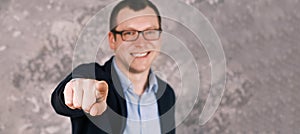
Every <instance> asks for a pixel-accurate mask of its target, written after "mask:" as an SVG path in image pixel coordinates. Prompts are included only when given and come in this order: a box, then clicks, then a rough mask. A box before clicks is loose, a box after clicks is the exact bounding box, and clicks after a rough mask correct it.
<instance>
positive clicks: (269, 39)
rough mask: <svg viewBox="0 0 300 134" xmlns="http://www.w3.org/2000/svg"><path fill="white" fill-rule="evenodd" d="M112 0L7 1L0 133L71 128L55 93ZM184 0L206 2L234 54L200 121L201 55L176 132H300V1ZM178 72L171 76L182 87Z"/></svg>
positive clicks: (55, 132)
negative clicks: (191, 98)
mask: <svg viewBox="0 0 300 134" xmlns="http://www.w3.org/2000/svg"><path fill="white" fill-rule="evenodd" d="M111 2H112V1H107V0H104V1H99V0H85V1H80V0H62V1H61V0H43V1H41V0H1V1H0V65H1V66H0V76H2V78H1V80H0V86H1V90H0V98H1V101H0V107H1V109H0V133H1V134H23V133H24V134H62V133H71V128H70V126H71V125H70V121H69V119H68V118H66V117H63V116H59V115H57V114H56V113H55V112H54V110H53V109H52V107H51V105H50V95H51V93H52V91H53V89H54V88H55V86H56V85H57V83H58V82H59V81H60V80H62V79H63V78H64V76H66V74H68V73H69V72H70V71H71V69H72V66H71V63H72V56H73V49H74V46H75V42H76V39H77V38H78V36H79V34H80V31H81V30H82V28H83V27H84V26H85V24H86V23H87V22H88V20H89V19H90V18H91V17H92V16H93V15H94V14H95V13H96V12H97V11H99V10H100V9H102V8H103V7H105V6H106V5H107V4H109V3H111ZM183 2H185V3H187V4H190V5H192V6H194V7H195V8H197V9H198V10H200V11H201V12H202V13H203V14H204V15H205V16H206V17H207V18H208V20H209V21H210V22H211V23H212V25H213V26H214V28H215V29H216V32H217V33H218V35H219V36H220V39H221V42H222V44H223V48H224V52H225V55H226V60H227V70H226V75H227V83H226V90H225V92H224V96H223V98H222V102H221V105H220V106H219V108H218V110H217V112H216V113H215V114H214V117H213V118H212V119H211V120H210V121H209V122H208V123H207V124H205V125H204V126H199V124H198V116H199V115H200V113H201V108H202V107H203V104H204V102H205V99H206V95H207V92H208V90H206V89H208V88H207V87H209V82H210V81H209V79H210V77H209V75H210V73H207V72H209V68H207V65H208V59H207V57H206V58H205V55H204V56H203V57H204V58H203V57H201V54H199V55H200V57H199V58H198V60H199V62H203V63H201V64H203V66H204V67H203V68H202V70H201V71H200V73H201V75H202V76H203V77H201V81H202V83H203V84H202V85H201V88H203V90H202V91H201V92H200V93H199V97H200V98H199V100H198V102H196V104H195V106H194V109H193V110H192V112H191V113H190V115H189V116H188V118H187V119H186V120H185V121H184V122H183V123H182V124H181V125H180V126H178V128H177V132H178V133H186V134H193V133H195V134H202V133H203V134H211V133H230V134H231V133H249V134H252V133H253V134H254V133H255V134H256V133H262V134H280V133H283V134H286V133H288V134H296V133H299V131H300V128H299V126H300V112H299V111H300V105H299V103H300V97H299V95H300V89H299V88H300V44H299V42H298V41H300V40H299V35H300V27H299V24H300V8H299V7H300V1H299V0H185V1H183ZM178 10H180V9H178ZM182 10H185V9H182ZM199 51H200V52H205V50H199ZM162 59H163V56H162V58H161V59H159V60H158V63H157V64H166V65H167V66H169V68H171V69H169V68H165V70H166V71H168V70H169V71H170V73H173V72H176V66H173V63H172V62H168V63H165V62H164V60H162ZM198 60H197V61H198ZM205 66H206V67H205ZM162 70H163V69H162ZM173 74H176V73H173ZM166 79H168V76H166ZM176 80H177V78H174V79H171V80H169V81H170V82H171V83H173V86H174V88H175V89H176ZM176 91H177V90H176ZM183 108H184V106H183Z"/></svg>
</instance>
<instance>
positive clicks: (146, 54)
mask: <svg viewBox="0 0 300 134" xmlns="http://www.w3.org/2000/svg"><path fill="white" fill-rule="evenodd" d="M116 20H117V27H116V29H115V30H116V31H124V30H136V31H144V30H153V29H159V28H160V27H159V24H158V18H157V15H156V14H155V12H154V10H153V9H151V8H149V7H146V8H145V9H142V10H140V11H134V10H132V9H130V8H128V7H127V8H124V9H122V10H121V11H120V12H119V14H118V16H117V18H116ZM109 43H110V48H111V49H113V50H114V52H115V58H116V62H117V64H118V66H119V67H120V68H121V69H126V70H128V69H129V71H130V72H132V73H140V72H144V71H147V70H149V69H150V66H151V63H152V61H153V60H154V59H155V58H156V57H157V55H158V53H159V51H160V47H161V39H158V40H152V41H148V40H146V39H144V37H143V35H142V33H140V34H139V37H138V38H137V39H136V40H135V41H123V40H122V37H121V35H120V34H116V39H114V35H113V33H111V32H110V33H109Z"/></svg>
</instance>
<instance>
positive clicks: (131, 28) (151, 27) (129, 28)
mask: <svg viewBox="0 0 300 134" xmlns="http://www.w3.org/2000/svg"><path fill="white" fill-rule="evenodd" d="M150 29H158V27H156V26H154V25H152V26H150V27H147V28H146V29H144V30H150ZM124 30H135V31H139V30H137V29H136V28H133V27H130V26H126V27H125V28H124ZM124 30H122V31H124ZM144 30H142V31H144Z"/></svg>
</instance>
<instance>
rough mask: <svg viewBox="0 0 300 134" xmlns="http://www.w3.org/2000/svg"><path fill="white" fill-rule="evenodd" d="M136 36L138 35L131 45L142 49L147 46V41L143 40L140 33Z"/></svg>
mask: <svg viewBox="0 0 300 134" xmlns="http://www.w3.org/2000/svg"><path fill="white" fill-rule="evenodd" d="M138 34H139V35H138V37H137V39H136V40H135V41H134V43H133V44H134V45H135V46H136V47H143V46H144V45H146V44H147V42H148V41H147V40H146V39H145V37H144V36H143V34H142V33H141V32H139V33H138Z"/></svg>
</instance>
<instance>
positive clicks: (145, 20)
mask: <svg viewBox="0 0 300 134" xmlns="http://www.w3.org/2000/svg"><path fill="white" fill-rule="evenodd" d="M116 22H117V26H118V27H119V28H134V29H143V27H146V28H147V27H155V28H159V24H158V18H157V15H156V13H155V12H154V10H153V9H152V8H150V7H146V8H145V9H142V10H139V11H134V10H132V9H130V8H128V7H126V8H124V9H122V10H120V12H119V14H118V16H117V18H116ZM118 27H117V29H118Z"/></svg>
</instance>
